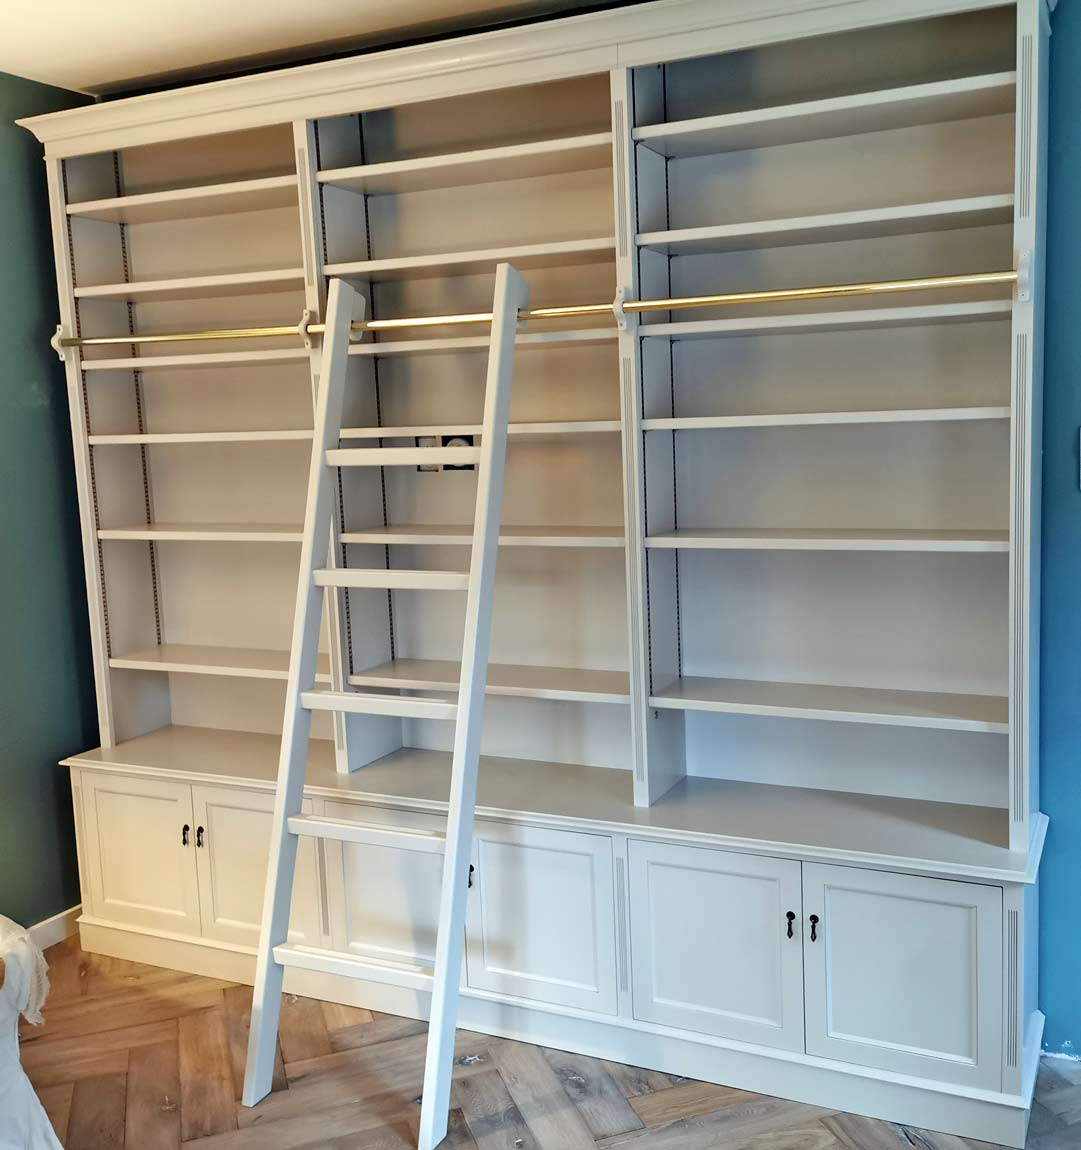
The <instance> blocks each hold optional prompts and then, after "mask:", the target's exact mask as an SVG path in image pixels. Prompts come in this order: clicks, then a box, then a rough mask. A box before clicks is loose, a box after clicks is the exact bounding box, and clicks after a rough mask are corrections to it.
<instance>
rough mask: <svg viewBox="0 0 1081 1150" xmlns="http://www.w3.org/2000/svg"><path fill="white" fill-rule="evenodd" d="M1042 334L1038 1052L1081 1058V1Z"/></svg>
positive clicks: (1067, 49)
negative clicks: (1042, 1017) (1042, 1024)
mask: <svg viewBox="0 0 1081 1150" xmlns="http://www.w3.org/2000/svg"><path fill="white" fill-rule="evenodd" d="M1047 191H1048V205H1047V206H1048V213H1047V313H1046V315H1047V319H1046V325H1045V328H1044V339H1045V351H1044V355H1045V359H1044V419H1043V443H1044V455H1043V581H1042V589H1043V627H1042V629H1041V646H1042V654H1041V667H1040V689H1041V713H1040V723H1041V775H1040V805H1041V806H1042V807H1043V810H1044V811H1045V813H1046V814H1047V816H1048V818H1049V819H1050V821H1051V826H1050V830H1049V831H1048V837H1047V849H1046V852H1045V854H1044V859H1043V865H1042V866H1041V867H1040V1008H1041V1010H1043V1012H1044V1014H1046V1015H1047V1030H1046V1032H1045V1034H1044V1045H1045V1046H1046V1047H1047V1049H1048V1050H1052V1051H1056V1052H1059V1053H1062V1054H1073V1055H1075V1056H1076V1055H1081V484H1079V481H1078V468H1079V466H1081V460H1079V459H1078V429H1079V428H1081V225H1079V223H1078V206H1079V204H1081V2H1079V0H1062V2H1061V3H1060V4H1059V5H1058V7H1057V8H1056V9H1055V12H1054V15H1053V16H1052V18H1051V92H1050V146H1049V148H1048V188H1047Z"/></svg>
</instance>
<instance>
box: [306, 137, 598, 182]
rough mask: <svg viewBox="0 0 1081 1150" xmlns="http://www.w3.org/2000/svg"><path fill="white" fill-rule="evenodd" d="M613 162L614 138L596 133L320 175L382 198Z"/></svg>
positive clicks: (333, 170)
mask: <svg viewBox="0 0 1081 1150" xmlns="http://www.w3.org/2000/svg"><path fill="white" fill-rule="evenodd" d="M611 163H612V133H611V132H594V133H593V134H591V135H588V136H571V137H569V138H563V139H558V140H537V141H535V142H533V143H528V144H509V145H507V146H505V147H499V148H480V149H477V150H475V151H469V152H452V153H448V154H444V155H441V156H422V157H420V158H418V159H412V160H392V161H390V162H389V163H384V164H361V165H359V166H357V167H352V168H334V169H331V170H329V171H325V172H320V173H319V181H320V183H324V184H332V185H334V186H335V187H338V188H349V189H350V190H351V191H355V192H368V193H372V194H380V195H382V194H386V193H393V192H422V191H429V190H431V189H433V188H454V187H461V186H463V185H467V184H483V183H490V182H493V181H496V180H519V179H524V178H526V177H529V176H549V175H557V174H559V173H561V172H584V171H589V170H590V169H594V168H606V167H609V166H610V165H611Z"/></svg>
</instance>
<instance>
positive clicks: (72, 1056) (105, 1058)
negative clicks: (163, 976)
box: [20, 1018, 176, 1087]
mask: <svg viewBox="0 0 1081 1150" xmlns="http://www.w3.org/2000/svg"><path fill="white" fill-rule="evenodd" d="M175 1041H176V1019H175V1018H167V1019H162V1020H161V1021H160V1022H148V1023H146V1024H145V1025H143V1026H126V1027H122V1028H121V1029H119V1030H106V1031H104V1032H103V1033H101V1034H77V1035H75V1036H74V1037H73V1038H63V1037H60V1036H59V1035H56V1036H54V1037H52V1038H50V1039H49V1040H48V1041H47V1042H45V1041H43V1042H34V1043H29V1044H27V1043H24V1044H23V1046H22V1047H21V1049H20V1058H21V1060H22V1064H23V1069H24V1070H25V1071H26V1074H27V1077H28V1078H29V1079H30V1081H31V1082H32V1083H33V1084H34V1086H35V1087H38V1086H54V1085H57V1084H59V1083H63V1082H77V1081H79V1080H80V1079H83V1078H97V1077H100V1076H101V1075H106V1074H126V1073H127V1070H128V1051H129V1050H134V1049H138V1048H139V1047H142V1046H156V1045H157V1044H158V1043H160V1042H175Z"/></svg>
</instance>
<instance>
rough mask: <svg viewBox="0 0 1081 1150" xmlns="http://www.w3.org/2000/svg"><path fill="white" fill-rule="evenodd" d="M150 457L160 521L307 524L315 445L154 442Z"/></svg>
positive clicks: (289, 443)
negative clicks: (306, 505) (307, 496)
mask: <svg viewBox="0 0 1081 1150" xmlns="http://www.w3.org/2000/svg"><path fill="white" fill-rule="evenodd" d="M113 450H114V451H115V450H124V451H127V450H130V449H128V448H114V449H113ZM146 453H147V457H148V460H149V469H150V477H151V483H152V486H153V493H154V514H155V517H156V518H157V519H158V520H160V521H161V522H166V523H254V524H258V523H285V524H293V525H294V526H296V527H297V528H298V529H299V525H300V524H302V523H303V522H304V497H305V487H306V480H307V474H308V464H309V460H310V458H311V443H310V442H305V441H303V440H300V441H297V442H281V443H245V444H219V443H207V444H204V443H186V444H177V445H172V444H169V445H159V444H154V445H152V446H150V447H148V448H147V449H146Z"/></svg>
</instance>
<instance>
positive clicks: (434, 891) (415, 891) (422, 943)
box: [323, 800, 446, 966]
mask: <svg viewBox="0 0 1081 1150" xmlns="http://www.w3.org/2000/svg"><path fill="white" fill-rule="evenodd" d="M323 813H324V814H325V815H326V817H327V818H331V819H349V820H351V821H352V822H357V823H367V824H376V825H379V826H395V827H407V828H412V829H416V830H432V831H439V832H440V833H443V832H444V831H445V829H446V821H445V820H444V819H443V818H441V817H439V816H437V815H425V814H417V813H414V812H412V811H395V810H391V809H389V808H386V807H366V806H359V805H358V804H356V803H338V802H332V801H329V800H328V801H327V802H326V803H325V804H324V807H323ZM326 848H327V896H328V901H329V904H330V933H331V945H332V946H333V948H334V949H335V950H340V951H343V952H346V953H350V952H351V953H353V954H356V955H360V956H363V957H365V958H377V959H382V960H384V961H387V962H407V963H413V964H415V965H418V966H431V965H432V963H433V962H434V961H435V936H436V929H437V927H438V925H439V889H440V883H441V882H442V881H443V856H442V855H440V854H428V853H424V852H420V851H411V850H406V849H404V848H402V847H393V846H375V845H372V844H370V843H337V842H331V841H329V840H328V841H327V843H326Z"/></svg>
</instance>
